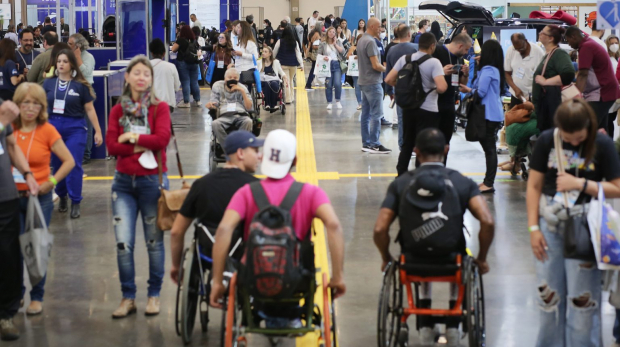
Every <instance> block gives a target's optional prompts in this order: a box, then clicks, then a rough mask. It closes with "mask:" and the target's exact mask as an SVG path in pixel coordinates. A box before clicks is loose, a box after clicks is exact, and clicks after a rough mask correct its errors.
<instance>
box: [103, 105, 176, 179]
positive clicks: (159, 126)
mask: <svg viewBox="0 0 620 347" xmlns="http://www.w3.org/2000/svg"><path fill="white" fill-rule="evenodd" d="M155 107H157V119H155ZM122 116H123V108H122V106H121V105H120V104H117V105H116V106H114V107H112V111H110V118H109V120H108V133H107V134H106V138H105V141H106V145H107V146H108V153H109V154H110V155H113V156H116V170H117V171H118V172H120V173H124V174H126V175H136V176H146V175H157V174H158V172H159V171H158V169H157V168H155V169H152V170H150V169H145V168H144V167H142V165H140V163H139V162H138V159H139V158H140V156H141V155H142V153H134V152H133V150H134V148H135V145H134V144H132V143H129V142H126V143H118V137H119V136H121V135H122V134H123V133H124V132H125V130H124V129H123V127H122V126H121V125H120V124H119V120H120V119H121V117H122ZM148 121H149V126H150V128H151V134H150V135H140V137H139V138H138V142H136V145H139V146H142V147H144V148H146V149H150V150H151V151H153V154H154V155H155V158H157V152H159V151H161V158H162V169H163V172H167V171H168V169H167V167H166V151H165V149H166V147H167V146H168V142H170V108H169V107H168V104H167V103H165V102H163V101H160V102H159V104H157V105H156V106H155V105H151V107H149V116H148Z"/></svg>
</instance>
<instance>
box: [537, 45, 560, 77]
mask: <svg viewBox="0 0 620 347" xmlns="http://www.w3.org/2000/svg"><path fill="white" fill-rule="evenodd" d="M556 49H557V47H556V48H554V49H553V50H552V51H551V52H550V53H549V54H548V55H547V59H545V65H543V69H542V71H541V72H540V75H541V76H543V77H545V71H547V64H548V63H549V60H550V59H551V56H552V55H553V53H555V50H556Z"/></svg>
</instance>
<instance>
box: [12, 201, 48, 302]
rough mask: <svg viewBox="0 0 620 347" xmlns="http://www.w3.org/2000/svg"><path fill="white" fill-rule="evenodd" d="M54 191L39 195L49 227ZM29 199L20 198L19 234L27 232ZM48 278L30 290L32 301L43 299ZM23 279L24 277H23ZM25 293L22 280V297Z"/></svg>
mask: <svg viewBox="0 0 620 347" xmlns="http://www.w3.org/2000/svg"><path fill="white" fill-rule="evenodd" d="M52 195H53V194H52V192H49V193H47V194H44V195H39V197H38V198H39V204H41V210H42V211H43V218H45V225H46V226H47V227H48V228H49V226H50V220H52V211H53V210H54V201H53V200H52V199H53V198H52ZM28 199H29V198H27V197H21V198H19V221H20V229H19V234H20V235H21V234H23V233H24V232H25V230H24V228H25V227H26V212H28ZM22 266H23V265H22ZM46 279H47V275H46V276H45V277H43V279H42V280H41V282H39V283H37V285H36V286H34V287H32V290H31V291H30V300H31V301H43V294H45V289H44V287H45V280H46ZM22 280H23V277H22ZM24 293H26V286H24V283H23V282H22V298H23V297H24Z"/></svg>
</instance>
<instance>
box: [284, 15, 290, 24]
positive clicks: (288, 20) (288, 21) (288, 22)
mask: <svg viewBox="0 0 620 347" xmlns="http://www.w3.org/2000/svg"><path fill="white" fill-rule="evenodd" d="M284 20H285V21H286V23H287V24H291V17H289V16H286V17H284Z"/></svg>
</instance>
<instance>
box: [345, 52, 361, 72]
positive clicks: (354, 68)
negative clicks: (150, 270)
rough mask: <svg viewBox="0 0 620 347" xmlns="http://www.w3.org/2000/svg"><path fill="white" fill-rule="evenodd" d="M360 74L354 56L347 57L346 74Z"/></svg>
mask: <svg viewBox="0 0 620 347" xmlns="http://www.w3.org/2000/svg"><path fill="white" fill-rule="evenodd" d="M359 75H360V70H359V65H358V63H357V59H355V57H349V61H348V69H347V76H352V77H357V76H359Z"/></svg>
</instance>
